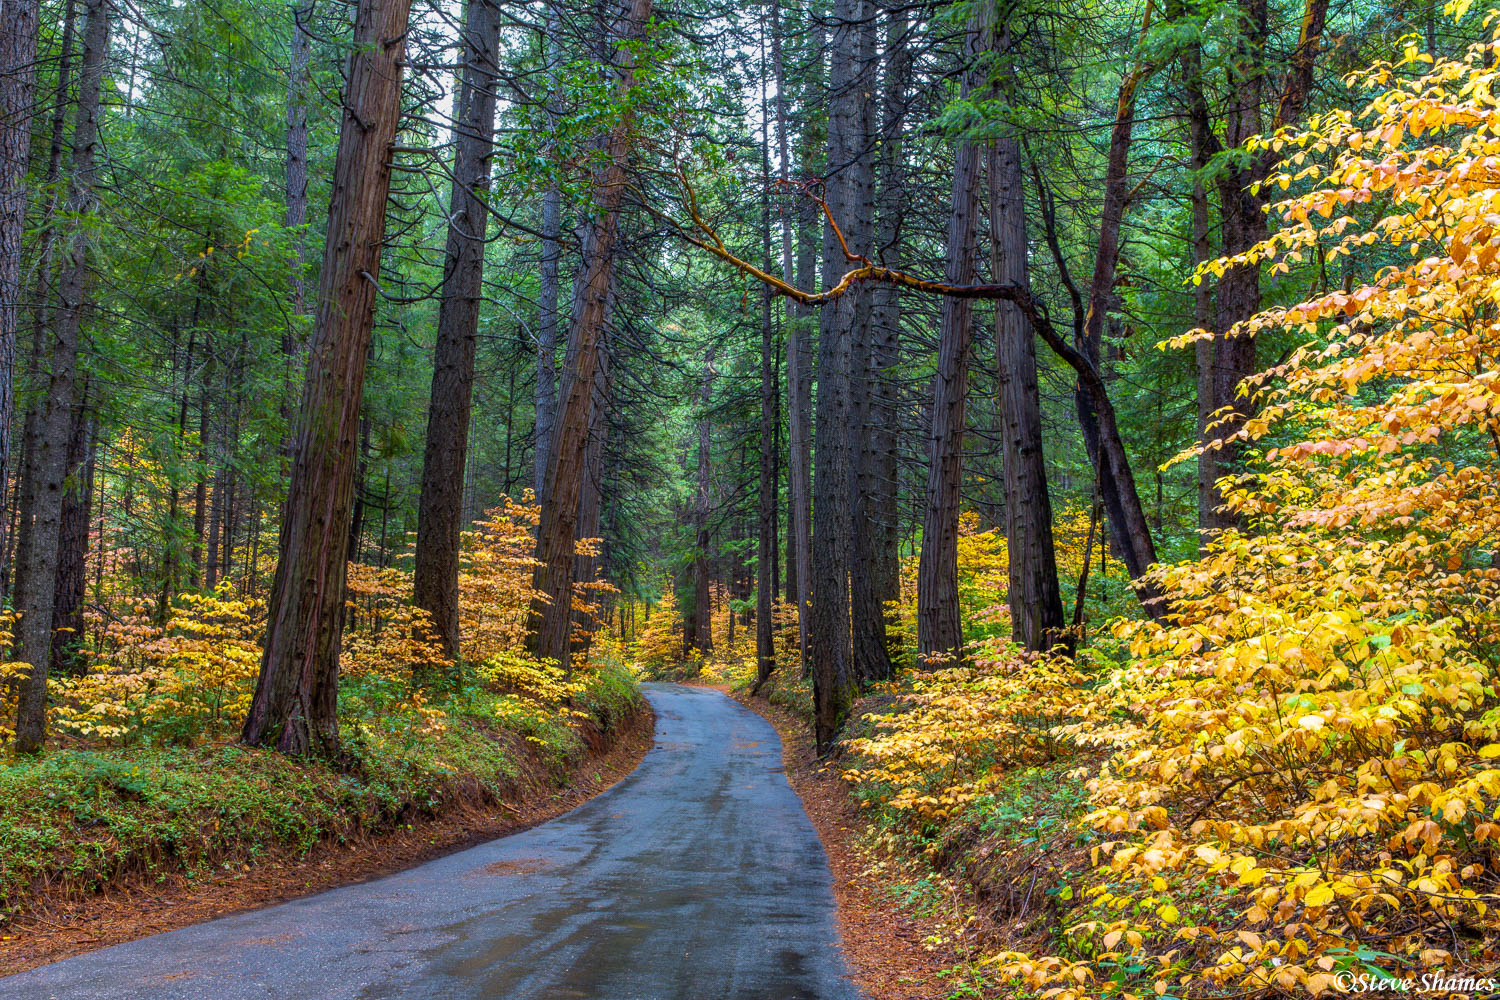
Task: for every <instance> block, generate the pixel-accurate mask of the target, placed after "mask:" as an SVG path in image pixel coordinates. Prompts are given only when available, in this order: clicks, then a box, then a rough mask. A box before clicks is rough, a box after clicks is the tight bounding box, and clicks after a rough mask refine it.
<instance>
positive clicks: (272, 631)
mask: <svg viewBox="0 0 1500 1000" xmlns="http://www.w3.org/2000/svg"><path fill="white" fill-rule="evenodd" d="M410 11H411V2H410V0H360V4H359V8H358V10H357V11H356V13H355V18H354V38H353V48H352V51H351V53H350V56H349V64H348V72H347V76H346V80H347V84H346V88H347V89H346V92H345V96H344V114H343V121H342V123H341V126H340V130H339V148H338V155H337V157H336V158H335V161H334V170H333V196H332V198H331V200H330V202H329V210H328V236H327V241H326V243H325V244H324V250H323V268H322V274H321V277H320V280H319V287H318V300H317V313H316V317H317V318H316V321H315V326H314V330H315V333H314V339H313V347H312V352H311V354H310V356H309V359H308V366H307V379H306V383H305V385H304V387H303V392H302V404H301V409H300V412H299V414H298V418H297V432H296V439H295V444H294V448H293V456H292V468H291V475H290V478H289V481H288V484H287V500H286V507H285V509H284V511H283V514H282V521H281V542H280V554H279V558H278V560H277V563H276V577H275V580H274V581H273V582H272V584H271V597H270V600H269V602H268V603H267V609H266V610H267V622H266V636H265V648H264V654H263V655H262V657H261V663H260V676H259V679H258V680H257V682H256V686H255V698H254V700H253V701H252V703H251V706H250V714H249V717H248V718H247V719H246V720H245V729H244V733H243V738H244V740H245V742H246V743H250V744H256V745H266V746H275V747H276V748H277V749H279V750H281V751H282V752H284V753H293V754H306V753H323V754H333V753H336V752H337V750H338V712H337V708H338V665H339V661H338V656H339V639H340V630H341V628H342V625H343V607H344V579H345V574H346V572H347V562H346V560H347V556H348V546H349V517H350V513H351V511H350V504H351V499H352V497H351V494H352V492H353V487H354V460H355V447H356V443H357V435H358V433H359V411H360V402H361V396H362V395H363V389H364V380H365V363H366V359H367V358H368V356H369V346H370V330H371V327H372V325H373V323H374V318H375V303H376V296H377V289H378V285H377V282H378V280H379V275H380V251H381V244H382V242H383V240H384V236H385V209H386V196H387V194H388V193H389V190H390V179H391V156H392V148H391V147H392V145H393V144H394V142H395V137H396V126H397V124H398V122H399V119H400V114H401V73H402V67H403V64H404V62H405V54H406V35H407V20H408V16H409V14H410Z"/></svg>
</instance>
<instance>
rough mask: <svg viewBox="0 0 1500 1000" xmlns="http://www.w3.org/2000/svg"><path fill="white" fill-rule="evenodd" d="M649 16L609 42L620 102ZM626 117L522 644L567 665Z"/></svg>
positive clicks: (588, 283) (588, 241)
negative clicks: (581, 491) (633, 51)
mask: <svg viewBox="0 0 1500 1000" xmlns="http://www.w3.org/2000/svg"><path fill="white" fill-rule="evenodd" d="M650 17H651V0H630V5H629V8H628V9H627V10H626V11H625V13H624V16H623V17H622V18H621V20H620V23H619V24H618V25H617V26H616V29H615V32H614V37H615V38H616V40H617V45H616V48H615V53H614V69H615V74H616V93H617V94H618V96H619V97H620V98H621V99H622V101H623V100H624V99H625V98H627V97H628V96H629V92H630V88H631V87H632V86H633V84H634V72H633V62H632V59H633V57H632V55H631V46H632V45H634V44H635V43H636V42H637V41H639V39H640V38H641V37H642V36H643V34H644V32H645V29H646V22H647V21H648V20H649V19H650ZM630 127H631V121H630V119H629V117H628V116H627V117H625V118H623V119H622V120H621V121H619V122H618V123H616V125H615V126H614V127H613V128H612V129H611V130H610V133H609V136H608V138H607V139H606V141H605V149H604V152H605V163H604V166H603V167H602V168H601V169H600V171H599V172H598V174H597V176H596V177H595V181H594V197H593V218H592V219H591V220H590V221H589V222H588V223H587V224H586V225H585V227H584V236H583V241H582V242H583V263H582V266H581V267H580V269H579V272H578V278H577V280H576V281H575V282H574V285H573V309H572V315H571V317H570V320H569V330H568V358H569V367H570V369H571V370H569V371H567V372H565V376H566V377H565V379H564V387H563V389H564V391H563V394H562V401H563V403H562V410H561V412H560V415H559V420H558V424H557V431H556V434H557V437H556V442H555V445H554V447H553V448H552V457H551V459H550V460H549V462H548V468H547V481H546V485H545V487H544V489H543V490H542V496H543V497H544V498H545V502H544V503H543V504H542V515H541V523H540V524H539V525H538V526H537V546H536V560H537V564H538V565H537V568H536V570H535V572H534V573H533V576H532V586H533V587H535V588H536V590H537V591H538V592H539V594H540V596H539V597H538V599H537V600H535V601H533V602H532V605H531V614H530V617H529V620H528V631H529V632H530V635H529V637H528V640H527V645H528V648H529V649H530V650H531V652H532V653H534V654H535V655H538V656H542V657H549V658H551V659H554V660H556V661H557V662H558V663H560V664H562V665H563V666H564V667H567V666H568V665H569V657H568V626H569V622H570V621H571V620H572V611H571V608H572V598H573V568H574V559H573V556H574V538H575V535H574V531H575V529H576V528H577V519H578V496H579V486H580V484H581V481H582V478H583V465H584V459H585V452H586V449H587V444H588V425H589V412H590V410H591V409H592V402H593V393H594V370H595V368H596V367H597V365H598V354H599V339H600V337H601V336H602V334H603V327H604V320H605V315H606V312H607V309H608V304H609V298H610V290H611V288H612V286H613V279H614V255H615V242H616V239H617V237H618V234H619V212H620V204H621V202H622V201H623V199H624V196H625V185H626V176H625V168H626V164H627V161H628V160H629V156H630Z"/></svg>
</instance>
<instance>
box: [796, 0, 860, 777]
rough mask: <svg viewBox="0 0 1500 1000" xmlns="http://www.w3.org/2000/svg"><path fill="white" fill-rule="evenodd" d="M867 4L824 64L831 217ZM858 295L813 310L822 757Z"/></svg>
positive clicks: (828, 265)
mask: <svg viewBox="0 0 1500 1000" xmlns="http://www.w3.org/2000/svg"><path fill="white" fill-rule="evenodd" d="M868 6H869V5H868V3H867V2H866V0H836V2H835V4H834V8H833V23H834V25H835V27H834V31H833V39H832V48H831V55H830V64H829V65H830V70H829V110H828V164H827V170H828V178H827V183H826V190H827V199H828V205H829V207H830V209H831V210H832V212H833V217H834V218H835V219H848V218H850V217H851V214H852V213H853V212H854V211H855V210H856V209H857V208H858V207H859V206H858V203H857V198H858V183H857V180H856V178H855V177H854V171H853V170H852V169H851V164H852V163H853V161H854V159H855V157H856V156H857V155H858V154H859V152H860V150H859V149H858V138H859V134H860V128H859V109H860V105H861V103H862V102H863V98H862V95H861V93H860V92H859V90H858V86H859V83H860V81H861V79H862V77H861V75H860V73H859V66H858V59H859V49H860V23H861V22H862V21H863V20H864V18H865V16H866V15H867V14H868V13H869V10H868ZM843 271H844V254H843V249H842V247H841V245H840V242H839V239H838V233H837V231H836V230H835V229H834V227H833V226H832V225H825V226H824V231H823V282H824V284H825V285H828V284H832V283H833V282H835V281H837V280H838V277H839V276H840V275H841V274H842V273H843ZM856 308H857V302H856V296H853V295H845V296H842V297H840V298H839V299H837V300H836V301H835V302H834V303H833V304H832V305H831V306H829V307H828V308H825V309H824V310H823V311H822V313H821V314H820V316H819V321H820V329H819V336H818V402H817V412H816V415H815V419H816V428H817V429H816V433H817V439H818V448H817V451H816V453H815V456H814V464H813V495H814V496H815V497H816V498H817V502H816V503H815V505H814V506H813V523H812V539H811V548H812V568H811V578H810V581H809V583H810V587H811V601H810V607H809V614H808V619H809V626H808V653H809V657H810V659H811V661H812V678H813V709H814V731H815V732H814V735H815V738H816V742H817V748H818V751H819V752H820V753H822V752H826V751H827V750H828V749H829V748H830V747H832V745H833V741H834V739H835V738H836V737H837V735H838V732H839V730H840V729H841V728H842V727H843V724H844V720H845V718H846V717H847V716H848V714H849V709H850V707H851V706H852V705H853V704H854V697H855V695H856V693H857V692H858V684H859V681H858V676H857V674H856V672H855V670H854V664H853V651H852V649H851V645H850V642H851V639H850V630H849V566H850V560H851V558H852V557H853V545H852V540H851V537H850V536H851V532H852V530H853V510H852V505H851V502H850V501H851V498H850V496H849V492H850V490H849V487H850V474H851V472H852V465H853V463H852V461H851V455H850V453H851V451H852V447H853V441H852V440H851V439H852V436H853V428H852V426H851V423H852V420H853V417H854V412H853V400H852V398H851V394H850V373H851V371H852V369H853V364H852V358H851V348H852V343H851V334H852V332H853V327H854V323H855V321H856Z"/></svg>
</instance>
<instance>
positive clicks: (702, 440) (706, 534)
mask: <svg viewBox="0 0 1500 1000" xmlns="http://www.w3.org/2000/svg"><path fill="white" fill-rule="evenodd" d="M714 353H715V351H714V348H713V346H712V345H710V346H709V349H708V357H707V358H706V359H704V362H703V383H702V385H701V386H700V387H699V390H698V406H699V409H700V411H701V415H700V416H699V418H698V493H697V495H696V497H695V498H694V502H693V529H694V535H695V537H696V541H695V545H694V547H693V648H694V649H696V650H697V651H698V652H700V653H702V654H703V655H704V656H707V655H708V654H709V653H712V652H713V648H714V635H713V608H712V607H711V605H710V603H709V589H708V582H709V581H708V578H709V573H710V567H709V558H708V547H709V545H710V544H711V543H712V541H713V537H712V535H711V533H710V531H709V523H708V522H709V515H711V514H712V513H713V509H714V503H713V465H712V464H711V463H712V458H713V452H712V447H711V446H712V444H713V425H712V424H711V423H710V422H709V419H708V404H709V402H710V400H711V399H712V397H713V391H714V376H715V374H716V372H715V371H714Z"/></svg>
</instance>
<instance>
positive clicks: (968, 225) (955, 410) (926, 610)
mask: <svg viewBox="0 0 1500 1000" xmlns="http://www.w3.org/2000/svg"><path fill="white" fill-rule="evenodd" d="M979 33H980V32H979V26H978V25H977V24H974V25H971V26H970V28H969V32H968V37H967V40H966V42H965V46H964V49H965V54H966V56H967V58H968V59H969V60H973V59H974V58H975V57H976V55H977V52H976V50H977V41H978V37H979ZM976 80H977V72H976V71H975V70H974V69H973V68H972V67H971V68H970V69H969V70H968V71H967V73H966V74H965V80H964V85H963V93H964V95H965V96H967V95H968V94H969V93H971V92H972V90H973V89H974V86H975V83H976ZM979 162H980V157H979V147H978V146H977V145H975V144H974V143H973V142H969V141H964V142H960V143H959V146H958V150H957V152H956V153H955V154H954V163H953V201H952V205H953V208H952V213H951V214H950V215H949V217H948V249H947V258H948V264H947V268H946V270H945V272H944V281H945V282H946V283H947V284H950V285H970V284H973V283H974V246H975V242H976V236H975V233H976V230H977V228H978V226H977V224H978V217H979V204H978V201H979V198H978V195H979ZM973 311H974V304H973V302H972V301H971V300H969V299H966V298H959V297H957V296H945V297H944V298H943V313H942V325H941V327H940V329H939V333H938V354H937V371H936V372H935V373H934V374H933V378H932V424H931V430H930V432H929V436H928V443H927V447H928V454H927V458H928V465H927V506H926V515H925V517H924V519H923V523H922V554H921V558H920V560H919V562H918V564H917V652H918V653H919V654H920V655H921V656H922V657H924V658H926V659H927V660H928V661H929V662H944V661H952V660H957V659H958V658H960V657H961V656H962V655H963V628H962V623H961V622H960V621H959V613H958V515H959V488H960V486H961V485H962V482H963V435H964V429H965V422H964V405H965V401H966V399H967V396H968V392H969V345H970V340H971V338H972V336H973Z"/></svg>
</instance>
